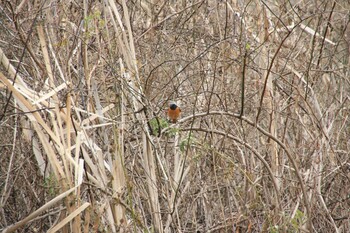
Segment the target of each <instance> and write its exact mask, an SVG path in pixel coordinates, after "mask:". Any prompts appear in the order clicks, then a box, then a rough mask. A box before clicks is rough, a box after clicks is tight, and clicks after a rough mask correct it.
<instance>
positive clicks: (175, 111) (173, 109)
mask: <svg viewBox="0 0 350 233" xmlns="http://www.w3.org/2000/svg"><path fill="white" fill-rule="evenodd" d="M180 114H181V109H180V108H179V106H177V105H176V104H175V103H174V102H172V103H170V105H169V109H168V117H169V119H170V120H171V122H173V123H176V121H177V119H178V118H179V117H180Z"/></svg>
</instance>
